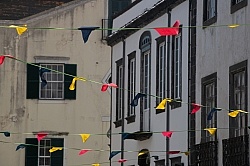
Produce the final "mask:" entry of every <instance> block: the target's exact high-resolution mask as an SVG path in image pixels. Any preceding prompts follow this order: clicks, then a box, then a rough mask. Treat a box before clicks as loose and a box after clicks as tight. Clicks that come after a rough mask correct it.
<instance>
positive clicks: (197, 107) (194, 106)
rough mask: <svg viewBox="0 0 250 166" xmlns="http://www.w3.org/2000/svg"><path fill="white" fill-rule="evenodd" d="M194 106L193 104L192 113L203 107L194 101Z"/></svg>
mask: <svg viewBox="0 0 250 166" xmlns="http://www.w3.org/2000/svg"><path fill="white" fill-rule="evenodd" d="M192 106H193V109H192V112H191V114H195V113H196V112H197V111H199V110H200V108H201V105H199V104H195V103H192Z"/></svg>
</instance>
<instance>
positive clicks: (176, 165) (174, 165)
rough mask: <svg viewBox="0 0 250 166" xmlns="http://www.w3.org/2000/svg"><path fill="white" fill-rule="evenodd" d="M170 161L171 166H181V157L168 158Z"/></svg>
mask: <svg viewBox="0 0 250 166" xmlns="http://www.w3.org/2000/svg"><path fill="white" fill-rule="evenodd" d="M170 160H171V166H182V163H181V157H180V156H178V157H173V158H170Z"/></svg>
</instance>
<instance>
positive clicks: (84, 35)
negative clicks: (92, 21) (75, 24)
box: [78, 27, 100, 43]
mask: <svg viewBox="0 0 250 166" xmlns="http://www.w3.org/2000/svg"><path fill="white" fill-rule="evenodd" d="M98 28H100V27H80V28H78V30H81V31H82V38H83V41H84V43H86V42H87V41H88V39H89V36H90V34H91V32H92V31H93V30H96V29H98Z"/></svg>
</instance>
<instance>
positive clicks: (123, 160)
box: [118, 159, 127, 163]
mask: <svg viewBox="0 0 250 166" xmlns="http://www.w3.org/2000/svg"><path fill="white" fill-rule="evenodd" d="M126 161H127V159H119V160H118V162H119V163H124V162H126Z"/></svg>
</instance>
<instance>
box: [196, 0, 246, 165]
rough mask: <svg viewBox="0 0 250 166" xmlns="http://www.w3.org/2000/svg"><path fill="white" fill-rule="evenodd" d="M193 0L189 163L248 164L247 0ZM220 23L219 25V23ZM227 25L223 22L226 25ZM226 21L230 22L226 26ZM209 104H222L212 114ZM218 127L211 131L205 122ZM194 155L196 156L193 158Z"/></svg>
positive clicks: (215, 105) (210, 126)
mask: <svg viewBox="0 0 250 166" xmlns="http://www.w3.org/2000/svg"><path fill="white" fill-rule="evenodd" d="M196 2H197V13H200V14H199V15H197V24H198V25H203V26H206V27H203V28H196V29H197V38H196V39H197V52H196V86H195V87H196V89H195V94H196V102H197V103H201V104H202V105H204V106H208V107H203V108H202V109H201V111H200V112H197V114H196V118H195V120H196V125H195V129H196V130H197V131H196V133H195V137H196V138H195V144H196V145H195V146H194V147H193V149H192V150H193V151H194V152H195V154H196V155H194V156H195V157H194V158H193V162H192V165H209V166H212V165H213V166H216V165H218V166H221V165H224V166H226V165H249V134H248V126H249V115H248V114H245V113H239V114H238V115H237V116H236V117H230V116H228V113H229V112H230V111H234V110H244V111H248V103H249V88H248V87H249V82H248V80H249V79H248V78H249V57H250V56H249V50H250V45H249V42H248V41H249V39H250V36H249V34H250V33H249V32H250V29H249V27H248V26H246V25H245V24H248V23H249V21H250V19H249V17H248V16H249V14H250V13H249V11H250V6H249V1H247V0H240V1H238V0H232V1H219V0H211V1H208V0H204V1H196ZM222 25H224V26H222ZM227 25H228V26H227ZM229 25H230V26H229ZM212 108H221V109H222V110H221V111H217V112H215V113H214V116H213V118H212V119H211V120H208V119H207V116H208V114H209V112H210V111H211V109H212ZM208 127H209V128H217V130H216V133H215V134H214V135H213V136H211V135H210V134H209V133H208V132H207V131H204V130H203V129H204V128H208ZM198 159H199V160H198Z"/></svg>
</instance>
